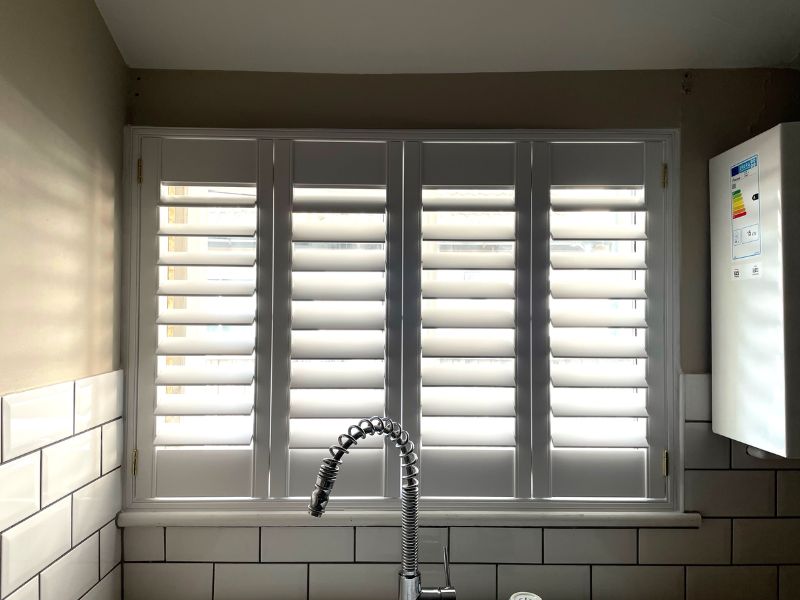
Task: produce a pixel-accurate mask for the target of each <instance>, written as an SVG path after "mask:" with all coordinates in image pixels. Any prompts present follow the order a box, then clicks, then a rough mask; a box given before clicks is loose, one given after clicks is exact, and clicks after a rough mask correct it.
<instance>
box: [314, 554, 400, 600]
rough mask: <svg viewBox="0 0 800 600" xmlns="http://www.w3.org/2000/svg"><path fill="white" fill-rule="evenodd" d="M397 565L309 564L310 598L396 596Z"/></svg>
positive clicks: (363, 599)
mask: <svg viewBox="0 0 800 600" xmlns="http://www.w3.org/2000/svg"><path fill="white" fill-rule="evenodd" d="M397 581H398V580H397V565H396V564H388V565H387V564H380V563H370V564H366V563H362V564H347V565H318V564H311V565H309V566H308V600H343V599H344V598H347V600H378V599H379V598H387V599H388V598H395V597H396V596H397V586H398V583H397Z"/></svg>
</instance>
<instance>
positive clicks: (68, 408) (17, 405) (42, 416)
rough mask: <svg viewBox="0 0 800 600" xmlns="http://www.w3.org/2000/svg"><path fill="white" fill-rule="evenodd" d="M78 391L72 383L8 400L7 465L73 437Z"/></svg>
mask: <svg viewBox="0 0 800 600" xmlns="http://www.w3.org/2000/svg"><path fill="white" fill-rule="evenodd" d="M74 391H75V387H74V385H73V383H72V382H71V381H70V382H68V383H59V384H56V385H49V386H47V387H41V388H36V389H33V390H28V391H26V392H19V393H17V394H9V395H7V396H4V397H3V399H2V404H3V461H7V460H10V459H12V458H15V457H17V456H19V455H21V454H25V453H26V452H30V451H31V450H35V449H37V448H41V447H42V446H45V445H47V444H49V443H51V442H55V441H56V440H60V439H63V438H65V437H68V436H70V435H72V406H73V400H74Z"/></svg>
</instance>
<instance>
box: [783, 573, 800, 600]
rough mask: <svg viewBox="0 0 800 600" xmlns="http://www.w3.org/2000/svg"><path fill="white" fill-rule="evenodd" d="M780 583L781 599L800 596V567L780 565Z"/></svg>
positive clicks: (785, 599) (792, 599)
mask: <svg viewBox="0 0 800 600" xmlns="http://www.w3.org/2000/svg"><path fill="white" fill-rule="evenodd" d="M778 583H779V586H778V587H780V590H781V595H780V596H779V600H797V599H798V598H800V567H780V569H779V575H778Z"/></svg>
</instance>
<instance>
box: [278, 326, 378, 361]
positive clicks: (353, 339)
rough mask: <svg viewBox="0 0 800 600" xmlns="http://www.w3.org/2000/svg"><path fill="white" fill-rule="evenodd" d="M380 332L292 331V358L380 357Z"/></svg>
mask: <svg viewBox="0 0 800 600" xmlns="http://www.w3.org/2000/svg"><path fill="white" fill-rule="evenodd" d="M383 346H384V334H383V331H380V330H376V331H357V330H351V331H346V332H345V331H323V330H317V331H302V330H295V331H293V332H292V358H318V359H331V358H383Z"/></svg>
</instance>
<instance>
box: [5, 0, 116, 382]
mask: <svg viewBox="0 0 800 600" xmlns="http://www.w3.org/2000/svg"><path fill="white" fill-rule="evenodd" d="M125 78H126V69H125V65H124V63H123V61H122V58H121V56H120V54H119V52H118V51H117V48H116V46H115V45H114V42H113V40H112V39H111V36H110V35H109V33H108V30H107V29H106V27H105V23H104V22H103V20H102V18H101V17H100V14H99V12H98V11H97V8H96V7H95V4H94V2H93V1H92V0H24V1H19V0H0V394H2V393H5V392H9V391H14V390H21V389H25V388H30V387H35V386H40V385H44V384H48V383H53V382H57V381H65V380H69V379H75V378H79V377H83V376H86V375H92V374H96V373H101V372H104V371H110V370H111V369H114V368H116V367H117V365H118V363H119V317H118V314H119V310H118V309H119V292H118V289H119V285H118V284H119V279H120V277H119V235H118V234H119V208H118V206H119V201H120V197H121V195H120V191H121V165H122V129H123V125H124V123H125V86H126V80H125Z"/></svg>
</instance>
